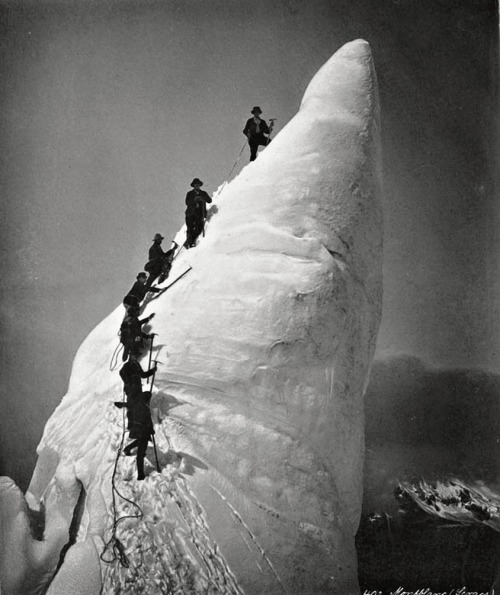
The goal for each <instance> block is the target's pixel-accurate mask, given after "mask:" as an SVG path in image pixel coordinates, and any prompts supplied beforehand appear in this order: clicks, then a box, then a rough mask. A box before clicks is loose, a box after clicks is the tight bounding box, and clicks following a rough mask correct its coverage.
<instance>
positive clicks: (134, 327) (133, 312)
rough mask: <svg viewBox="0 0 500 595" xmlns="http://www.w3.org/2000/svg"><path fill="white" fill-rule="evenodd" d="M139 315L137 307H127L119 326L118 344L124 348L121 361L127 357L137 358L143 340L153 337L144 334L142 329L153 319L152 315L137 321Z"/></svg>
mask: <svg viewBox="0 0 500 595" xmlns="http://www.w3.org/2000/svg"><path fill="white" fill-rule="evenodd" d="M139 313H140V312H139V307H138V306H135V305H133V306H129V308H128V310H127V313H126V314H125V318H124V319H123V322H122V324H121V326H120V342H121V343H122V344H123V347H124V351H123V361H125V360H126V359H127V358H128V356H129V355H134V356H138V355H139V354H140V353H141V351H142V349H143V346H144V339H151V338H152V337H153V335H148V334H147V333H145V332H144V331H143V330H142V327H143V325H144V324H146V323H148V322H149V321H150V320H151V319H152V318H153V317H154V314H151V315H150V316H147V317H146V318H143V319H142V320H139Z"/></svg>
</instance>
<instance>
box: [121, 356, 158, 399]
mask: <svg viewBox="0 0 500 595" xmlns="http://www.w3.org/2000/svg"><path fill="white" fill-rule="evenodd" d="M154 373H155V368H151V370H148V371H147V372H144V370H143V369H142V368H141V364H140V363H139V362H138V361H136V360H133V359H131V360H129V361H128V362H126V363H125V364H124V365H123V366H122V369H121V370H120V376H121V379H122V380H123V389H124V391H125V394H126V395H127V403H128V404H129V405H130V402H132V401H134V400H135V399H137V398H138V397H139V396H140V395H141V394H142V382H141V378H149V377H150V376H152V375H153V374H154Z"/></svg>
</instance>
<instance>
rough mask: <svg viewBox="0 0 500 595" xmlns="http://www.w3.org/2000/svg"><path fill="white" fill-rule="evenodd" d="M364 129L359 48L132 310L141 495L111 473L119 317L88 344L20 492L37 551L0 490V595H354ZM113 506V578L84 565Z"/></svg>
mask: <svg viewBox="0 0 500 595" xmlns="http://www.w3.org/2000/svg"><path fill="white" fill-rule="evenodd" d="M378 127H379V119H378V98H377V88H376V77H375V72H374V67H373V63H372V58H371V53H370V49H369V46H368V44H367V43H366V42H364V41H361V40H358V41H355V42H352V43H349V44H347V45H345V46H344V47H343V48H341V50H339V51H338V52H337V53H336V54H335V55H334V56H333V57H332V58H331V59H330V60H329V61H328V62H327V63H326V64H325V65H324V66H323V67H322V69H321V70H320V71H319V72H318V73H317V75H316V76H315V77H314V79H313V80H312V82H311V83H310V85H309V87H308V89H307V91H306V93H305V95H304V98H303V101H302V104H301V107H300V110H299V112H298V114H297V115H296V116H295V118H294V119H293V120H292V121H291V122H290V123H289V124H288V125H287V126H286V127H285V128H284V129H283V130H282V131H281V132H280V134H279V135H278V136H277V137H276V138H275V139H274V140H273V142H272V143H271V144H270V145H269V146H268V147H267V148H265V150H264V151H262V152H261V153H260V154H259V157H258V158H257V160H256V161H255V162H253V163H251V164H249V165H248V166H247V167H246V168H245V169H244V170H243V171H242V173H241V174H240V175H239V176H238V177H237V178H236V179H235V180H233V181H232V182H231V183H230V184H228V185H227V186H225V187H224V189H223V190H222V192H221V193H220V195H219V196H217V197H216V199H215V201H214V206H213V207H212V208H211V218H210V221H209V223H208V224H207V228H206V236H205V237H204V238H202V239H200V241H199V245H198V247H197V248H194V249H192V250H189V251H186V250H183V251H182V252H181V253H180V255H179V256H178V257H177V259H176V260H175V262H174V265H173V268H172V271H171V273H170V278H169V280H168V281H167V282H166V283H165V285H167V284H168V282H169V281H171V280H173V279H175V278H176V277H177V276H178V275H180V274H181V273H182V272H183V271H185V270H186V269H187V267H189V266H191V267H192V270H191V271H190V272H189V273H188V274H187V275H185V276H184V277H183V278H182V279H181V280H180V281H179V282H178V283H176V284H175V285H174V286H173V287H172V288H171V289H169V291H167V292H166V293H164V294H163V295H161V296H160V297H158V298H156V299H151V300H150V301H149V302H148V303H147V305H146V307H145V309H144V315H148V314H150V313H151V312H155V314H156V316H155V318H154V319H153V321H152V323H151V330H152V332H155V333H157V337H156V340H155V345H154V347H155V349H154V356H155V357H156V358H158V359H159V360H160V361H161V362H162V364H163V365H160V366H159V370H158V374H157V375H156V378H155V390H154V396H153V400H152V413H153V419H154V421H155V429H156V446H157V451H158V458H159V461H160V464H161V467H162V472H161V473H157V472H156V471H155V470H154V462H155V458H154V452H153V450H152V449H150V450H149V451H148V458H149V461H150V462H151V465H150V467H149V475H148V477H147V478H146V480H145V481H144V482H138V481H137V480H136V479H135V460H134V459H133V458H131V457H129V458H127V457H124V456H123V455H122V456H121V457H120V458H119V459H118V461H117V464H116V468H115V462H116V454H117V452H118V449H119V447H120V444H121V440H122V437H123V432H122V429H123V412H122V411H120V410H118V409H117V408H115V407H114V406H113V402H114V401H116V400H120V399H121V394H122V384H121V381H120V378H119V375H118V371H117V370H113V371H111V370H110V368H109V362H110V358H111V355H112V353H113V350H114V349H115V347H116V343H117V330H118V328H119V326H120V322H121V319H122V317H123V308H122V307H121V306H119V307H118V308H117V309H116V310H115V311H114V312H113V313H112V314H110V316H109V317H107V318H106V319H105V320H104V321H103V322H102V323H101V324H100V325H99V326H98V327H97V328H96V329H94V331H92V333H91V334H90V335H89V337H88V338H87V339H86V340H85V342H84V343H83V344H82V346H81V348H80V349H79V351H78V354H77V356H76V358H75V361H74V365H73V370H72V374H71V380H70V385H69V390H68V393H67V394H66V396H65V397H64V398H63V399H62V401H61V404H60V405H59V406H58V408H57V409H56V411H55V412H54V414H53V415H52V417H51V418H50V420H49V421H48V423H47V425H46V427H45V431H44V435H43V438H42V441H41V443H40V445H39V447H38V454H39V460H38V464H37V467H36V469H35V472H34V475H33V479H32V482H31V485H30V488H29V491H28V493H27V495H26V500H27V502H28V503H29V505H30V507H31V508H32V509H34V510H36V509H38V510H39V511H40V512H39V513H38V514H37V515H36V514H34V513H31V514H30V515H29V516H31V517H32V519H33V518H34V519H35V520H37V519H38V520H40V519H45V521H44V522H45V526H44V535H43V540H41V541H34V540H33V539H32V538H31V536H30V533H29V528H28V516H27V514H26V505H25V503H24V501H23V497H22V495H21V494H20V493H19V491H18V490H17V488H16V487H15V486H14V485H13V484H12V482H11V481H10V480H8V479H7V478H3V480H2V484H1V485H0V494H1V498H2V500H1V504H2V507H1V513H2V517H1V518H2V519H3V522H2V542H3V543H4V545H3V546H2V556H1V566H0V573H1V574H0V577H1V580H2V593H3V592H5V593H35V592H44V589H45V588H46V585H48V584H49V583H50V587H49V589H48V593H49V594H50V595H62V594H67V593H72V594H76V595H78V594H83V593H85V594H87V593H88V594H89V595H90V594H93V593H96V594H97V593H99V592H100V589H101V588H102V592H103V593H105V594H107V593H145V594H146V593H147V594H148V595H151V594H154V593H167V592H172V593H174V592H175V593H193V592H197V593H247V594H263V593H266V594H271V593H301V594H304V593H338V594H339V595H340V594H342V595H349V594H350V593H357V592H358V586H357V578H356V555H355V549H354V534H355V531H356V528H357V523H358V520H359V514H360V507H361V492H362V463H363V400H362V399H363V393H364V390H365V386H366V383H367V377H368V373H369V367H370V362H371V358H372V354H373V350H374V343H375V338H376V332H377V328H378V324H379V318H380V309H381V257H382V247H381V241H382V238H381V234H382V223H381V214H380V203H379V199H380V196H379V194H380V177H381V176H380V157H379V130H378ZM179 239H180V240H181V241H182V240H183V238H182V237H180V238H179ZM142 363H143V367H145V368H146V367H147V357H145V358H144V359H143V362H142ZM112 477H114V485H115V486H116V487H117V489H118V490H119V492H120V494H121V495H123V496H125V497H126V498H128V499H129V500H130V502H129V501H127V500H125V499H123V498H121V497H120V496H118V495H117V494H116V492H113V491H112ZM113 502H114V503H115V504H114V505H113ZM131 502H136V503H137V504H139V506H140V507H141V511H142V515H143V516H142V517H141V518H134V517H135V516H136V515H138V508H137V507H136V506H134V505H133V504H132V503H131ZM113 506H116V515H117V517H120V516H123V515H131V517H132V518H127V519H125V520H122V521H120V522H119V523H118V525H117V531H116V536H117V537H118V539H119V543H120V544H122V546H123V553H124V554H125V555H126V560H125V558H122V562H124V563H125V561H126V564H125V565H123V564H120V560H115V561H113V562H112V561H111V560H112V559H113V557H114V556H113V549H112V548H108V549H107V550H106V551H104V554H103V557H104V558H105V559H106V560H108V562H105V561H103V560H101V559H100V558H99V556H100V554H102V553H103V549H104V544H105V543H106V542H107V540H108V539H109V538H110V537H111V536H112V532H111V528H112V523H113V514H114V508H113ZM41 522H43V521H41ZM70 524H71V527H70ZM68 531H69V534H70V547H69V548H67V549H66V551H65V556H64V562H63V564H62V565H61V567H60V569H59V570H58V572H57V574H56V576H55V578H54V579H52V577H53V573H54V570H55V568H56V566H57V564H58V562H59V554H60V550H61V547H62V546H63V545H64V544H65V543H66V542H67V541H68ZM113 543H115V542H112V544H111V545H113ZM5 544H8V547H6V546H5ZM119 553H120V552H119V551H118V550H116V549H115V554H119ZM21 560H24V561H21ZM127 564H128V567H125V566H127Z"/></svg>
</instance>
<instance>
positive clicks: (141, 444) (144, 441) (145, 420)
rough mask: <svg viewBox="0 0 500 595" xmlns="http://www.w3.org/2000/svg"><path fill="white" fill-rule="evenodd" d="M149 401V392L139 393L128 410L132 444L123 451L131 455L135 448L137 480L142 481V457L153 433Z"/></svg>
mask: <svg viewBox="0 0 500 595" xmlns="http://www.w3.org/2000/svg"><path fill="white" fill-rule="evenodd" d="M150 401H151V391H144V392H141V394H140V396H139V398H137V399H135V400H134V401H133V402H132V403H131V404H130V405H129V408H128V411H129V428H130V433H129V437H130V438H132V440H133V441H132V442H130V443H129V444H127V446H126V447H125V448H124V449H123V453H124V454H125V455H126V456H130V455H131V454H132V450H133V449H134V448H136V447H137V479H138V480H139V481H142V480H143V479H144V477H145V475H144V457H145V455H146V449H147V447H148V442H149V440H150V438H151V437H152V435H153V434H154V433H155V431H154V428H153V422H152V420H151V411H150V409H149V403H150Z"/></svg>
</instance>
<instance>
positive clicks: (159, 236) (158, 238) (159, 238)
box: [153, 233, 165, 242]
mask: <svg viewBox="0 0 500 595" xmlns="http://www.w3.org/2000/svg"><path fill="white" fill-rule="evenodd" d="M164 239H165V238H164V237H163V236H162V235H161V233H155V237H154V238H153V242H156V240H164Z"/></svg>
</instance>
